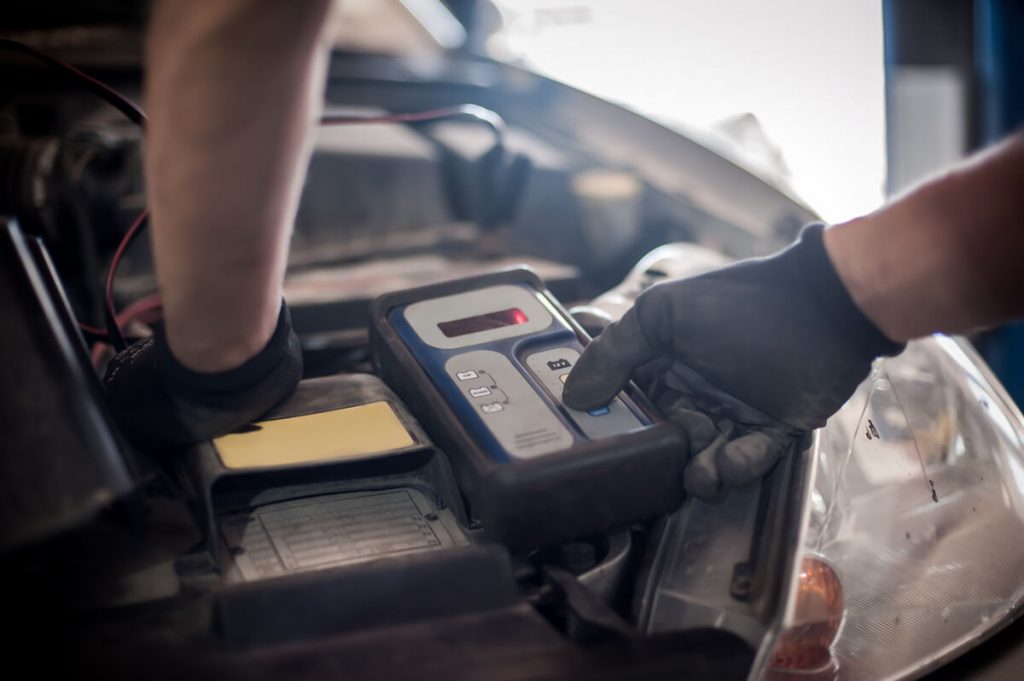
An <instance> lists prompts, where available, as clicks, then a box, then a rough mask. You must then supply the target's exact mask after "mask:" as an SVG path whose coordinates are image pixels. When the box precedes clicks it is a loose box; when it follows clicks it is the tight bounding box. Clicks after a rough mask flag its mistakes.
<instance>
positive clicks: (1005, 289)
mask: <svg viewBox="0 0 1024 681" xmlns="http://www.w3.org/2000/svg"><path fill="white" fill-rule="evenodd" d="M825 246H826V249H827V251H828V254H829V257H830V258H831V260H832V262H833V264H834V265H835V267H836V270H837V271H838V272H839V276H840V278H841V279H842V280H843V283H844V284H845V285H846V287H847V289H848V290H849V291H850V294H851V296H852V297H853V299H854V301H855V302H856V303H857V305H858V307H860V308H861V310H862V311H863V312H864V313H865V314H866V315H867V316H868V317H869V318H870V319H871V320H872V321H873V322H874V323H875V324H876V325H877V326H878V327H879V328H880V329H881V330H882V331H883V332H884V333H885V334H886V335H887V336H888V337H889V338H891V339H893V340H896V341H904V340H909V339H911V338H917V337H920V336H924V335H927V334H930V333H934V332H937V331H945V332H951V333H959V332H965V331H969V330H971V329H975V328H979V327H985V326H991V325H994V324H997V323H1000V322H1003V321H1006V320H1009V319H1011V318H1014V317H1017V316H1020V315H1022V314H1024V266H1022V260H1024V134H1021V133H1018V134H1017V135H1015V136H1014V137H1012V138H1010V139H1009V140H1006V141H1005V142H1003V143H1002V144H1000V145H998V146H997V147H995V148H993V149H991V150H989V151H988V152H986V153H984V154H982V155H980V156H978V157H976V158H974V159H971V160H970V161H968V162H967V163H966V164H964V165H962V166H959V167H957V168H955V169H954V170H952V171H951V172H949V173H947V174H945V175H943V176H941V177H938V178H935V179H933V180H931V181H929V182H927V183H925V184H923V185H921V186H920V187H918V188H916V189H914V190H912V191H911V192H909V193H907V194H905V195H904V196H902V197H900V198H899V199H897V200H895V201H893V202H891V203H889V204H888V205H886V206H885V207H884V208H882V209H880V210H878V211H877V212H875V213H872V214H870V215H867V216H865V217H862V218H858V219H856V220H853V221H851V222H847V223H843V224H839V225H836V226H834V227H831V228H829V229H827V230H826V231H825Z"/></svg>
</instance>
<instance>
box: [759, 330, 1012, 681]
mask: <svg viewBox="0 0 1024 681" xmlns="http://www.w3.org/2000/svg"><path fill="white" fill-rule="evenodd" d="M812 447H813V450H812V454H813V456H812V460H813V465H814V466H815V469H814V471H813V486H812V488H811V494H810V495H809V497H808V498H807V500H806V501H807V507H806V509H805V516H804V517H805V526H804V528H803V537H802V542H801V544H802V548H801V549H800V556H799V558H800V561H799V563H798V564H799V565H800V569H799V570H796V573H797V574H794V575H793V577H792V582H791V584H790V589H789V594H788V598H787V600H786V606H785V610H784V614H783V618H782V625H781V627H780V628H779V633H778V634H777V635H776V636H775V637H774V640H772V641H771V642H770V646H769V647H768V648H766V650H770V653H768V654H765V655H762V657H761V659H762V666H761V668H760V669H758V670H756V671H755V674H754V675H755V676H758V677H760V678H762V679H771V680H773V681H774V680H776V679H790V678H800V679H809V678H810V679H818V678H821V679H841V680H843V681H855V680H861V679H864V680H868V679H870V680H871V681H878V680H881V679H905V678H914V677H918V676H920V675H922V674H924V673H926V672H927V671H929V670H931V669H933V668H934V667H936V666H938V665H940V664H942V663H943V662H945V661H947V660H949V659H951V658H952V657H955V656H957V655H958V654H960V653H962V652H964V651H965V650H967V649H969V648H970V647H972V646H974V645H976V644H978V643H979V642H981V641H982V640H984V639H985V638H987V637H988V636H989V635H991V634H993V633H995V632H996V631H998V630H999V629H1000V628H1001V627H1003V626H1004V625H1006V624H1008V623H1009V622H1010V621H1011V620H1012V618H1013V616H1014V614H1015V613H1016V612H1017V611H1018V610H1019V608H1020V607H1021V604H1022V602H1024V419H1022V417H1021V413H1020V411H1019V410H1018V409H1017V408H1016V406H1015V405H1014V404H1013V403H1012V401H1011V400H1010V398H1009V397H1007V395H1006V393H1005V392H1004V391H1003V389H1002V387H1001V386H1000V385H999V384H998V382H997V381H996V380H995V379H994V378H993V377H992V375H991V373H990V372H989V371H988V369H987V367H986V366H985V364H984V363H983V362H982V361H981V360H980V359H979V358H978V356H977V355H976V353H975V352H974V350H973V349H972V348H971V347H970V345H969V344H968V343H967V342H965V341H963V340H958V339H953V338H948V337H942V336H936V337H933V338H929V339H925V340H921V341H917V342H914V343H911V344H909V345H908V347H907V350H906V351H905V352H904V353H903V354H902V355H900V356H899V357H896V358H893V359H885V360H881V361H879V362H877V363H876V366H875V369H874V371H873V373H872V375H871V377H870V378H869V379H868V380H867V381H865V383H864V384H862V385H861V387H860V388H859V390H858V391H857V393H856V394H855V395H854V397H853V398H852V399H851V400H850V401H849V402H848V403H847V404H846V405H845V406H844V407H843V409H842V410H840V411H839V412H838V413H837V414H836V415H835V416H834V417H833V418H832V419H830V420H829V422H828V425H827V426H826V427H825V428H824V429H822V430H821V431H819V432H818V433H816V437H815V439H814V442H813V445H812Z"/></svg>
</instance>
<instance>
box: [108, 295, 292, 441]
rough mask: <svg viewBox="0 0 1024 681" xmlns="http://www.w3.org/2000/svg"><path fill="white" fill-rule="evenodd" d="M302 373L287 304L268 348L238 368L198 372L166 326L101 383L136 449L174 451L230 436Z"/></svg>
mask: <svg viewBox="0 0 1024 681" xmlns="http://www.w3.org/2000/svg"><path fill="white" fill-rule="evenodd" d="M301 377H302V351H301V348H300V347H299V339H298V337H296V335H295V332H294V331H293V330H292V325H291V316H290V315H289V314H288V308H287V307H286V306H285V305H284V304H283V303H282V305H281V314H280V316H279V317H278V320H277V328H275V329H274V333H273V335H271V337H270V340H269V341H267V345H266V346H265V347H264V348H263V350H261V351H260V352H259V353H258V354H257V355H256V356H254V357H252V358H251V359H249V360H248V361H246V362H245V363H244V364H242V365H241V366H239V367H237V368H235V369H230V370H228V371H222V372H217V373H212V374H208V373H199V372H196V371H192V370H191V369H189V368H187V367H185V366H184V365H182V364H181V363H180V362H179V361H178V360H177V359H175V358H174V355H173V354H171V349H170V348H169V347H168V345H167V339H166V337H165V336H164V332H163V328H162V326H158V327H157V328H156V330H155V332H154V334H153V336H151V337H150V338H146V339H145V340H141V341H139V342H137V343H135V344H134V345H132V346H131V347H130V348H128V349H127V350H124V351H123V352H121V353H119V354H118V355H117V356H116V357H114V359H112V360H111V361H110V364H109V365H108V366H107V374H106V378H105V379H104V382H105V383H106V386H107V393H108V395H109V397H110V404H111V407H112V409H113V412H114V416H115V418H116V419H117V421H118V423H119V424H120V425H121V427H122V428H123V430H124V431H125V433H126V434H127V435H128V437H129V439H130V440H131V441H132V442H133V443H134V444H135V445H137V446H138V447H140V448H142V449H145V450H150V451H155V450H163V449H171V448H176V447H181V446H184V445H189V444H194V443H196V442H201V441H203V440H209V439H211V438H213V437H217V436H219V435H225V434H227V433H230V432H232V431H234V430H237V429H238V428H239V427H241V426H244V425H245V424H247V423H249V422H251V421H253V420H255V419H257V418H259V417H260V416H262V415H263V414H265V413H267V412H268V411H270V409H272V408H273V407H275V406H276V405H278V404H279V403H281V402H282V401H284V400H285V399H286V398H287V397H288V396H289V395H291V393H292V391H293V390H294V389H295V386H296V385H297V384H298V382H299V379H300V378H301Z"/></svg>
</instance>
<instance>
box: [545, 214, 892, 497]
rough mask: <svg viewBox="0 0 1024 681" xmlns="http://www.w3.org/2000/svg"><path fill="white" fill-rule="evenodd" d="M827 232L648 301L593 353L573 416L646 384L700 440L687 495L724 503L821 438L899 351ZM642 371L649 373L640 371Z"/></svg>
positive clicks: (646, 295)
mask: <svg viewBox="0 0 1024 681" xmlns="http://www.w3.org/2000/svg"><path fill="white" fill-rule="evenodd" d="M822 230H823V227H822V225H811V226H809V227H807V228H806V229H805V230H804V231H803V233H802V234H801V237H800V240H799V241H798V242H797V243H795V244H793V245H792V246H790V247H789V248H787V249H785V250H783V251H781V252H779V253H777V254H775V255H772V256H770V257H767V258H759V259H751V260H745V261H742V262H739V263H736V264H734V265H730V266H728V267H724V268H722V269H720V270H716V271H714V272H709V273H707V274H703V275H700V276H697V277H693V278H690V279H682V280H678V281H671V282H665V283H663V284H659V285H657V286H654V287H652V288H650V289H648V290H647V291H644V292H643V293H642V294H640V296H638V297H637V299H636V303H635V304H634V306H633V308H632V309H630V310H629V311H628V312H626V314H625V315H624V316H623V317H622V319H621V320H619V321H618V322H616V323H614V324H611V325H609V326H608V327H607V328H606V329H605V330H604V332H603V333H602V334H601V335H600V336H598V337H597V338H596V339H595V340H594V341H593V342H591V343H590V345H589V346H587V349H586V351H585V352H584V353H583V355H582V356H581V357H580V359H579V361H578V362H577V364H576V366H575V368H574V369H573V371H572V373H571V374H570V375H569V378H568V380H567V381H566V384H565V392H564V393H563V399H564V401H565V403H566V404H567V405H568V406H570V407H572V408H574V409H583V410H587V409H593V408H596V407H598V406H600V405H603V404H605V403H607V402H608V401H609V399H611V398H612V396H614V395H615V394H616V393H617V392H618V391H619V390H621V389H622V388H623V387H624V386H625V385H626V383H627V382H628V381H629V380H630V378H631V377H632V376H634V373H636V375H637V378H638V381H639V382H640V384H641V385H644V384H645V381H644V380H643V378H644V376H647V377H648V378H651V380H649V381H647V382H646V383H647V390H648V393H649V394H650V395H651V397H652V398H653V399H654V401H655V402H656V403H657V404H658V406H659V407H661V409H662V410H663V411H664V412H665V413H666V414H667V416H668V417H669V419H670V420H672V421H674V422H676V423H677V424H679V425H680V426H681V427H682V428H683V429H684V430H685V431H686V434H687V435H688V437H689V442H690V452H691V455H692V459H691V461H690V462H689V464H688V465H687V468H686V472H685V486H686V489H687V491H688V492H689V493H690V494H692V495H695V496H697V497H700V498H703V499H713V498H715V497H717V496H718V495H719V493H720V492H721V491H722V490H723V489H727V488H730V487H736V486H739V485H743V484H746V483H749V482H753V481H755V480H757V479H759V478H760V477H761V476H763V475H764V474H765V473H767V472H768V470H769V469H770V468H771V467H772V465H774V463H775V462H776V461H777V460H778V459H779V457H781V456H782V455H783V454H784V453H785V452H786V451H787V450H788V449H789V447H790V446H791V445H792V443H793V441H794V439H795V438H797V437H798V436H800V435H802V434H803V433H805V432H806V431H809V430H813V429H815V428H820V427H821V426H823V425H824V424H825V421H826V420H827V419H828V417H829V416H831V415H832V414H833V413H835V412H836V411H837V410H838V409H839V407H841V406H842V405H843V403H844V402H845V401H846V400H847V399H848V398H849V397H850V396H851V395H852V394H853V392H854V390H856V388H857V386H858V385H859V384H860V382H861V381H863V380H864V379H865V378H866V377H867V376H868V374H869V372H870V371H871V363H872V361H873V360H874V359H875V358H876V357H878V356H880V355H895V354H897V353H899V352H900V351H901V350H902V349H903V347H904V345H903V344H900V343H894V342H892V341H890V340H889V339H888V338H886V337H885V336H884V335H883V334H882V332H881V331H879V330H878V328H877V327H875V325H874V324H873V323H872V322H871V321H870V320H869V319H868V318H867V317H865V316H864V314H863V313H862V312H861V311H860V310H859V309H858V308H857V306H856V305H855V304H854V302H853V300H852V299H851V298H850V295H849V293H848V292H847V291H846V288H845V287H844V286H843V283H842V281H840V279H839V276H838V275H837V274H836V271H835V269H834V268H833V266H832V263H831V261H830V260H829V257H828V254H827V253H826V251H825V246H824V244H823V243H822ZM638 370H639V371H638Z"/></svg>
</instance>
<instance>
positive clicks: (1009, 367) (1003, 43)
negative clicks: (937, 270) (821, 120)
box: [974, 0, 1024, 406]
mask: <svg viewBox="0 0 1024 681" xmlns="http://www.w3.org/2000/svg"><path fill="white" fill-rule="evenodd" d="M975 11H976V13H975V24H974V25H975V47H976V54H975V63H976V66H977V70H976V74H975V75H976V79H977V84H978V85H977V87H978V92H977V96H978V104H979V107H978V118H979V120H978V123H979V134H980V138H981V139H980V140H979V141H980V142H981V143H982V144H987V143H990V142H995V141H996V140H999V139H1001V138H1003V137H1005V136H1006V135H1008V134H1009V133H1011V132H1013V131H1014V130H1015V129H1017V128H1019V127H1021V125H1024V2H1021V1H1020V0H978V1H977V2H976V3H975ZM1021 228H1022V229H1024V224H1022V226H1021ZM1021 259H1022V261H1024V253H1022V254H1021ZM978 345H979V349H980V350H981V353H982V355H983V356H984V357H985V360H986V361H987V362H988V363H989V366H991V367H992V370H993V371H995V373H996V375H997V376H999V379H1000V380H1001V381H1002V382H1003V385H1005V386H1006V389H1007V391H1008V392H1009V393H1010V395H1011V396H1012V397H1013V399H1014V400H1016V402H1017V404H1018V405H1022V406H1024V322H1016V323H1013V324H1007V325H1006V326H1003V327H1001V328H999V329H996V330H994V331H991V332H989V333H987V334H985V336H984V337H983V338H982V339H980V342H979V344H978Z"/></svg>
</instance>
